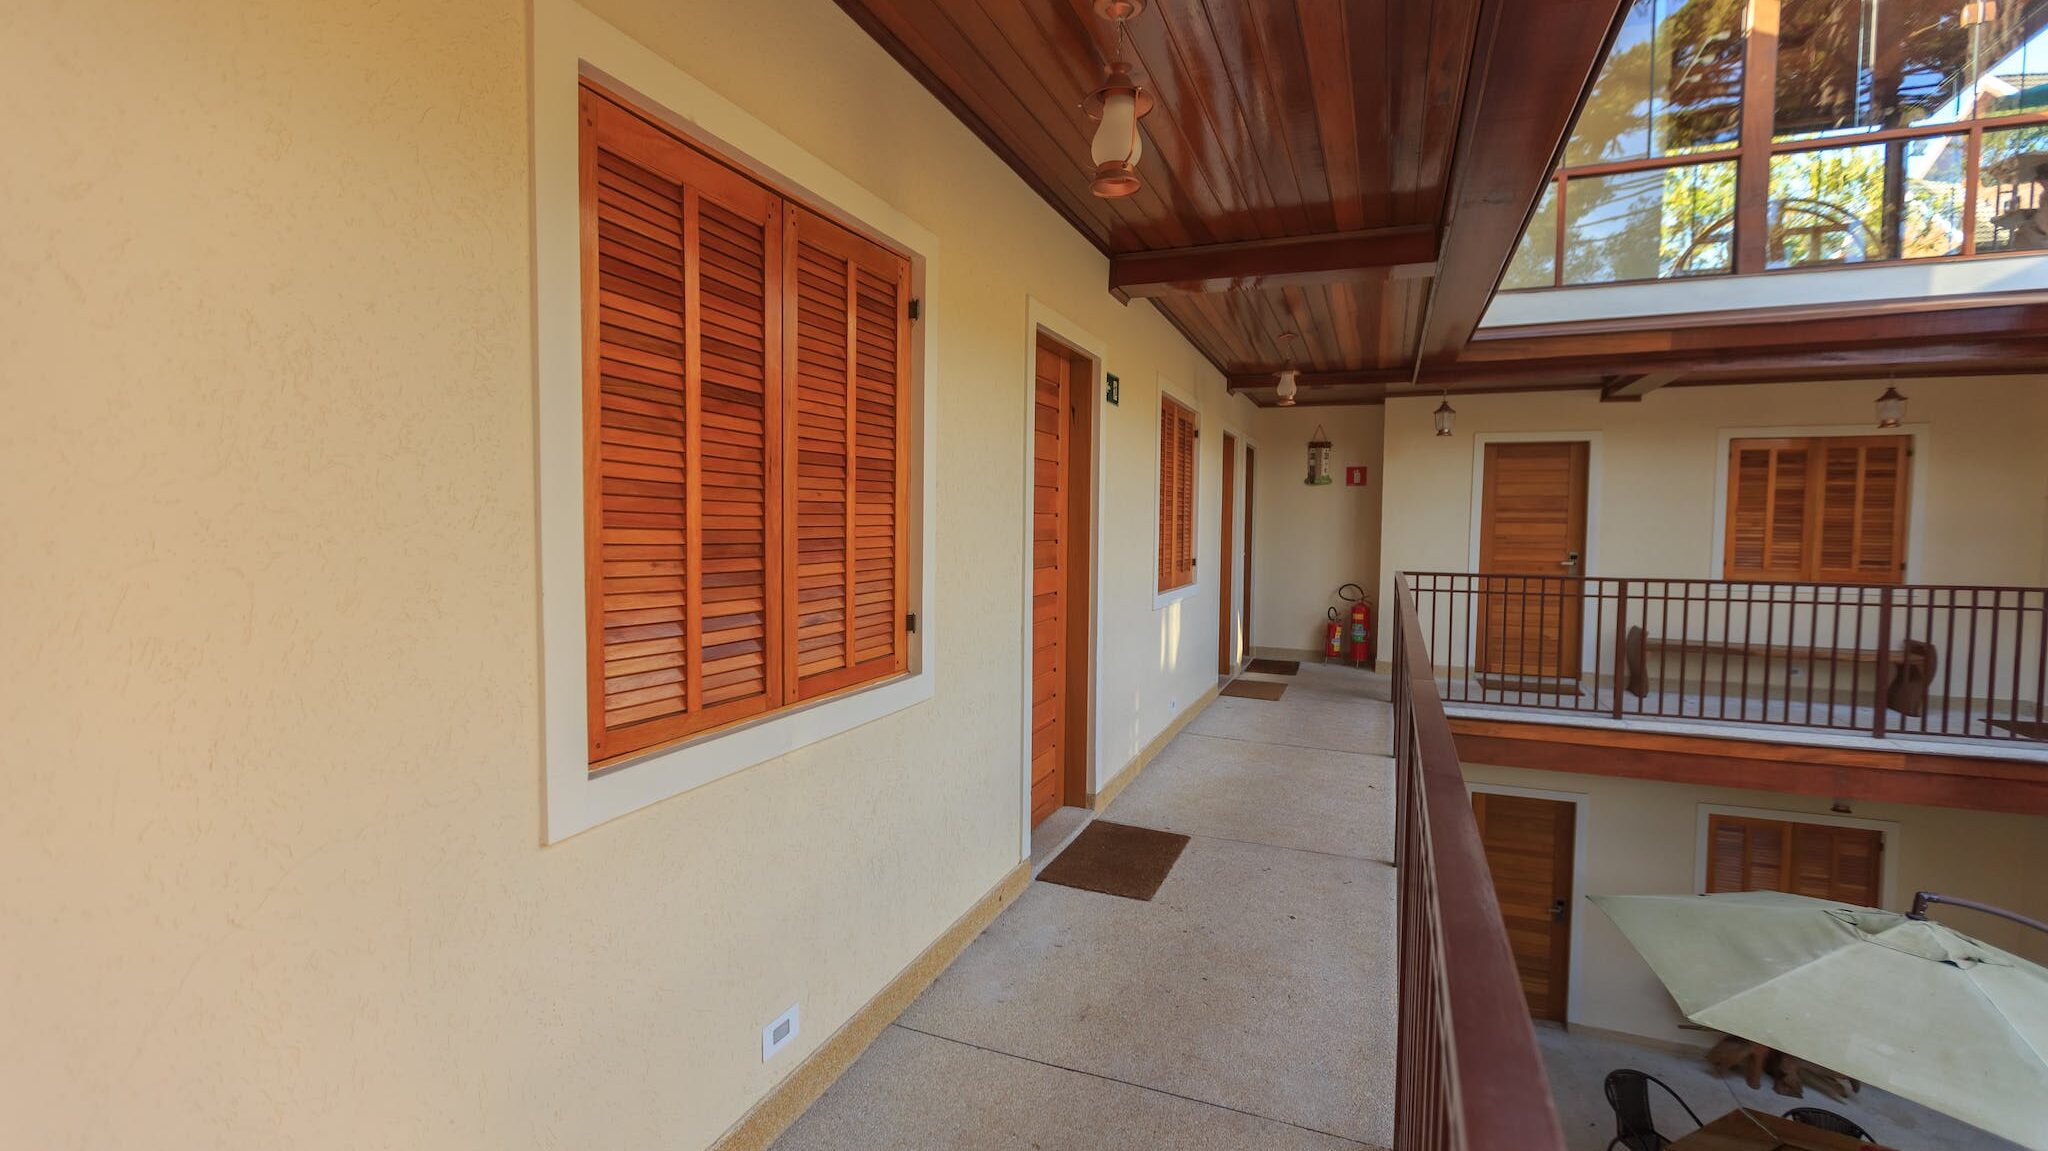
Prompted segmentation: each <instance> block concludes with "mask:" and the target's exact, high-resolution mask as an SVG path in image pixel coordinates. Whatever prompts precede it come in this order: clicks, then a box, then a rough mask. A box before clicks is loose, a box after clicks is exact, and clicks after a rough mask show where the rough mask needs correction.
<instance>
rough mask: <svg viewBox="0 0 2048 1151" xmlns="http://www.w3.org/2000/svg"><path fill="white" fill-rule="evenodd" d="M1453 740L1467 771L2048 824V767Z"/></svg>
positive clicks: (1593, 732) (1792, 750)
mask: <svg viewBox="0 0 2048 1151" xmlns="http://www.w3.org/2000/svg"><path fill="white" fill-rule="evenodd" d="M1451 734H1452V736H1453V737H1455V738H1456V740H1457V744H1458V757H1459V759H1460V760H1461V761H1462V762H1465V763H1483V764H1490V765H1492V766H1495V767H1524V768H1533V769H1536V770H1538V771H1559V772H1565V773H1568V774H1577V775H1612V776H1627V777H1630V778H1634V779H1655V780H1663V781H1665V782H1670V783H1694V784H1702V785H1705V786H1709V787H1731V788H1740V789H1743V790H1747V791H1775V792H1783V793H1786V794H1791V795H1822V796H1831V797H1834V798H1839V799H1851V800H1857V799H1860V800H1867V801H1869V802H1872V803H1910V804H1919V805H1922V806H1928V807H1959V808H1966V809H1970V810H1974V811H2004V812H2011V813H2013V814H2016V815H2048V767H2043V766H2042V765H2041V764H2039V763H2031V762H2027V761H2024V760H2011V759H1992V758H1979V757H1972V756H1969V755H1943V754H1939V753H1934V752H1927V751H1923V750H1919V749H1906V748H1901V749H1899V750H1896V751H1893V750H1882V751H1880V750H1868V749H1863V748H1850V747H1824V746H1816V745H1809V744H1791V743H1774V742H1769V741H1764V740H1750V739H1721V738H1716V737H1713V736H1700V735H1691V734H1679V733H1671V734H1664V733H1660V732H1646V731H1629V730H1617V729H1614V728H1597V727H1580V726H1576V725H1567V724H1546V723H1525V722H1517V721H1512V720H1491V719H1477V718H1471V717H1462V716H1453V717H1451Z"/></svg>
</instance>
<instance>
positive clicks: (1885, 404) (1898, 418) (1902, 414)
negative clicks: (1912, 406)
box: [1877, 386, 1906, 428]
mask: <svg viewBox="0 0 2048 1151" xmlns="http://www.w3.org/2000/svg"><path fill="white" fill-rule="evenodd" d="M1905 422H1906V397H1904V396H1902V395H1900V394H1899V389H1897V388H1894V387H1889V386H1887V387H1886V388H1885V390H1884V394H1883V395H1881V396H1879V397H1877V426H1878V427H1880V428H1896V427H1898V426H1899V425H1900V424H1902V423H1905Z"/></svg>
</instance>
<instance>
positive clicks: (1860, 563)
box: [1723, 436, 1913, 584]
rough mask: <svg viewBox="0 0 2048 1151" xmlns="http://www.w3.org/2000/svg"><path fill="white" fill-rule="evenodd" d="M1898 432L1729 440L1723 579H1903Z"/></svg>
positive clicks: (1902, 469)
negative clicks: (1875, 434) (1726, 528)
mask: <svg viewBox="0 0 2048 1151" xmlns="http://www.w3.org/2000/svg"><path fill="white" fill-rule="evenodd" d="M1912 458H1913V453H1912V440H1911V439H1910V438H1909V437H1906V436H1815V437H1808V438H1801V439H1769V440H1735V441H1733V442H1732V443H1731V444H1730V445H1729V454H1728V535H1727V539H1726V541H1725V547H1724V556H1725V558H1724V561H1723V576H1724V578H1727V579H1731V580H1785V581H1807V582H1817V583H1853V584H1896V583H1902V582H1904V580H1905V571H1906V509H1907V502H1908V484H1907V481H1908V479H1909V478H1910V473H1911V470H1912Z"/></svg>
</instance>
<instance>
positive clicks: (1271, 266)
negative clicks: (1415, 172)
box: [1109, 224, 1436, 300]
mask: <svg viewBox="0 0 2048 1151" xmlns="http://www.w3.org/2000/svg"><path fill="white" fill-rule="evenodd" d="M1435 271H1436V229H1434V228H1432V227H1430V226H1428V225H1426V224H1417V225H1412V226H1408V227H1395V228H1372V229H1367V230H1364V231H1356V232H1337V233H1330V234H1325V235H1317V236H1289V237H1285V238H1282V239H1274V240H1251V241H1247V242H1244V243H1237V244H1204V245H1201V246H1199V247H1192V248H1169V249H1163V250H1158V251H1150V252H1125V253H1119V254H1117V255H1114V256H1111V257H1110V258H1109V290H1110V291H1111V292H1112V293H1114V294H1115V295H1116V296H1117V298H1118V299H1122V300H1129V299H1132V298H1137V297H1152V296H1163V295H1168V294H1172V293H1180V292H1227V291H1231V290H1233V289H1240V288H1278V287H1292V286H1297V285H1303V284H1328V283H1335V282H1338V281H1343V280H1357V279H1363V278H1367V277H1381V278H1386V279H1406V278H1411V277H1419V276H1429V275H1432V274H1434V273H1435Z"/></svg>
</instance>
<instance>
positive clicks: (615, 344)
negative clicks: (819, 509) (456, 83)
mask: <svg viewBox="0 0 2048 1151" xmlns="http://www.w3.org/2000/svg"><path fill="white" fill-rule="evenodd" d="M582 99H583V105H582V107H583V143H582V147H583V170H582V202H583V228H584V236H583V255H584V268H583V287H584V318H583V322H584V339H583V354H584V397H583V403H584V409H583V421H584V463H585V482H584V521H585V528H584V539H585V553H584V559H585V585H586V588H585V599H586V611H587V615H588V618H587V624H586V626H587V634H588V644H589V657H588V662H589V717H590V723H589V728H590V759H591V763H592V764H593V765H598V764H601V763H603V762H605V761H610V760H614V759H617V758H618V757H620V756H623V755H628V754H631V753H634V752H637V751H641V750H645V749H647V748H650V747H653V746H655V745H657V744H660V743H663V742H667V741H671V740H674V739H676V738H678V737H680V736H683V735H687V734H690V733H692V732H696V731H701V730H704V729H706V728H710V727H715V726H717V725H719V724H723V723H729V722H732V721H734V720H737V719H742V718H745V717H747V716H751V715H755V714H758V713H760V712H762V711H765V710H767V709H769V708H771V707H773V706H776V705H777V704H778V703H780V702H781V688H780V682H779V674H780V667H779V664H778V652H779V645H778V640H779V638H780V636H779V633H778V628H777V622H776V608H777V606H778V605H777V601H778V599H779V574H780V573H779V563H780V554H779V550H778V548H777V547H776V546H775V543H776V541H775V540H774V539H773V538H772V535H773V532H772V529H773V524H772V523H771V511H772V509H773V508H774V506H775V504H776V502H777V501H778V500H779V499H780V494H781V493H780V487H779V482H778V476H777V474H776V470H775V463H776V453H775V452H774V451H772V450H771V445H773V444H775V443H776V441H777V437H778V436H779V435H780V418H781V414H780V413H781V395H780V363H779V358H778V357H777V356H774V355H771V354H770V349H772V348H775V347H777V346H778V345H779V343H780V338H781V321H780V309H779V304H778V302H777V301H778V300H779V296H780V292H781V287H780V278H781V236H782V233H781V227H782V225H781V219H780V215H781V208H780V201H779V200H778V199H777V198H776V197H775V196H774V195H773V194H771V193H769V192H768V191H767V190H766V189H764V188H762V187H761V186H760V185H758V184H755V183H753V182H752V181H751V180H748V179H747V178H746V177H744V176H741V175H739V174H738V173H736V172H734V171H732V170H731V169H729V168H727V167H725V166H723V165H721V164H719V163H718V162H716V161H714V160H712V159H710V158H709V157H707V156H705V155H703V154H702V153H700V152H697V151H696V150H694V149H692V148H690V147H689V146H688V145H686V144H684V143H682V142H681V141H679V140H677V139H675V138H674V137H673V136H670V135H669V134H667V133H666V132H664V131H661V130H659V129H657V128H655V127H654V126H653V125H651V124H649V123H648V122H647V121H645V120H643V119H641V118H640V117H638V116H636V115H634V114H633V113H632V112H630V111H627V110H626V109H624V108H622V107H621V106H619V105H617V104H615V103H613V102H612V101H611V100H609V99H608V98H606V97H605V96H603V95H602V94H600V93H597V92H594V91H592V90H590V89H588V88H586V89H585V90H584V92H583V97H582Z"/></svg>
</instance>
